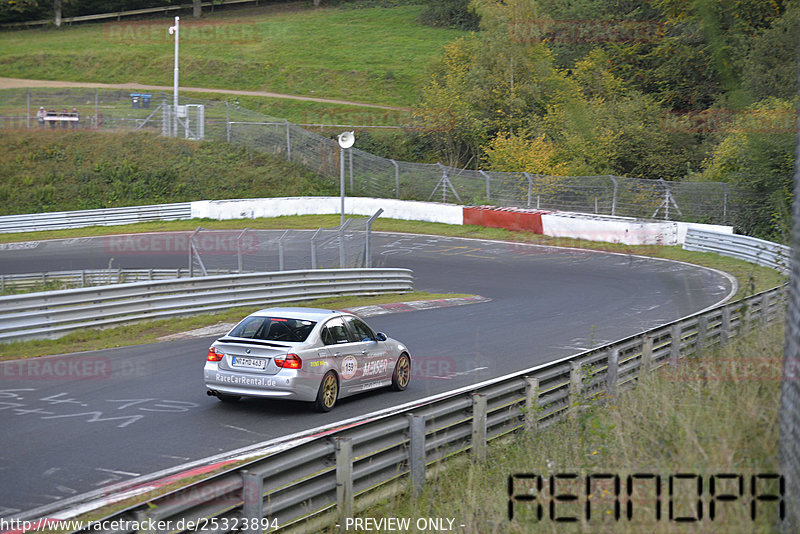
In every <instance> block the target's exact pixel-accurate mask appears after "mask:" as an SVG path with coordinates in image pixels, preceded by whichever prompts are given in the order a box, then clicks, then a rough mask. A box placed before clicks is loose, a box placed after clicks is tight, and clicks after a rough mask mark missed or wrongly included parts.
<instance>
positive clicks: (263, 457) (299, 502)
mask: <svg viewBox="0 0 800 534" xmlns="http://www.w3.org/2000/svg"><path fill="white" fill-rule="evenodd" d="M785 291H786V289H785V286H783V287H779V288H775V289H771V290H769V291H765V292H762V293H759V294H757V295H754V296H752V297H749V298H746V299H743V300H739V301H737V302H734V303H729V304H725V305H721V306H717V307H715V308H713V309H711V310H708V311H705V312H700V313H697V314H694V315H691V316H688V317H685V318H683V319H680V320H678V321H674V322H672V323H669V324H665V325H663V326H659V327H656V328H653V329H650V330H647V331H645V332H642V333H640V334H637V335H634V336H630V337H627V338H625V339H622V340H620V341H616V342H614V343H610V344H607V345H603V346H601V347H598V348H594V349H591V350H587V351H585V352H582V353H580V354H577V355H574V356H570V357H567V358H563V359H560V360H557V361H554V362H551V363H547V364H544V365H539V366H536V367H533V368H530V369H527V370H524V371H520V372H517V373H514V374H512V375H508V376H505V377H500V378H496V379H493V380H490V381H486V382H483V383H481V384H477V385H475V386H470V387H466V388H462V389H460V390H457V391H452V392H448V393H444V394H440V395H437V396H434V397H431V398H427V399H423V400H419V401H415V402H412V403H409V404H407V405H404V406H400V407H397V408H393V409H390V410H385V411H384V412H379V413H372V414H369V415H367V416H364V417H361V418H359V419H357V420H350V421H348V422H347V425H346V427H347V428H346V429H344V430H341V428H342V424H341V423H337V424H336V425H331V426H330V427H327V428H322V429H320V428H317V429H313V430H311V431H308V432H306V433H304V434H302V435H295V436H292V437H291V438H284V439H279V440H274V441H273V442H270V443H268V444H266V445H265V447H264V448H262V449H261V450H259V451H257V452H256V451H251V457H252V456H258V459H256V460H251V461H250V462H248V463H246V464H243V465H240V466H239V467H237V468H235V469H232V470H230V471H226V472H224V473H221V474H218V475H215V476H212V477H210V478H207V479H206V480H203V481H200V482H196V483H194V484H191V485H189V486H187V487H184V488H181V489H177V490H174V491H171V492H169V493H167V494H165V495H162V496H159V497H156V498H151V499H150V500H148V501H147V502H146V503H142V504H137V505H133V506H130V507H128V508H125V509H124V510H120V511H117V512H114V513H113V514H111V515H109V516H107V517H105V518H103V519H99V520H98V522H99V521H103V520H109V521H111V522H113V523H110V524H115V525H117V526H119V525H125V524H131V525H132V524H144V523H142V522H144V521H149V520H152V521H153V523H148V524H158V522H159V521H169V522H170V523H162V524H170V525H173V528H174V525H178V524H181V523H180V521H181V520H184V523H182V524H189V523H187V522H188V521H194V522H195V524H197V521H198V520H202V519H203V518H206V519H208V518H217V519H218V520H219V522H217V523H215V524H216V525H217V527H215V529H216V531H217V532H218V533H220V534H223V533H225V532H231V531H234V530H237V529H238V528H239V527H240V526H241V525H242V524H246V525H262V526H264V527H265V528H264V529H263V530H267V531H273V530H276V529H275V528H274V524H273V523H272V521H274V520H275V519H277V522H278V524H279V527H278V529H279V530H280V529H284V528H286V527H291V530H292V531H295V532H317V531H319V530H320V529H322V528H323V527H325V526H329V525H332V524H335V523H337V522H338V523H339V524H344V520H345V518H346V517H352V514H353V513H356V512H358V511H359V510H362V509H365V508H367V507H368V506H370V504H372V503H373V502H375V501H376V500H380V499H384V500H385V499H386V497H387V494H390V493H394V494H397V493H400V492H402V491H407V490H408V489H409V485H410V487H411V488H413V489H416V490H419V489H420V488H421V486H422V485H423V484H424V482H425V470H426V465H428V464H431V463H434V462H437V461H441V460H443V459H445V458H447V457H449V456H451V455H453V454H456V453H459V452H464V451H467V450H469V451H470V453H471V454H472V455H473V456H474V457H476V458H482V457H484V455H485V454H486V446H487V440H491V439H495V438H498V437H500V436H503V435H505V434H507V433H510V432H512V431H515V430H518V429H523V428H526V429H528V430H530V431H536V430H537V429H541V428H543V427H546V426H548V425H550V424H552V423H554V422H556V421H558V420H560V419H563V418H566V417H574V416H575V415H577V413H578V412H579V411H580V409H581V406H582V405H585V404H587V403H590V402H595V401H598V400H599V399H601V398H603V397H605V396H613V395H615V394H616V393H617V392H618V391H621V390H624V389H626V388H630V387H633V386H634V385H635V384H636V383H637V381H638V380H639V379H640V378H641V377H642V376H644V375H645V374H647V373H649V372H652V371H654V370H655V369H659V368H662V367H667V366H671V367H673V368H674V367H677V365H678V363H679V360H680V359H682V358H686V357H688V356H691V355H693V354H697V353H698V352H700V351H701V350H703V349H705V348H708V347H712V346H714V345H719V344H724V343H726V342H727V341H729V340H730V339H731V338H732V337H735V336H738V335H740V334H742V333H744V332H746V331H748V330H749V329H751V328H754V327H755V326H757V325H758V324H763V323H770V322H773V321H775V320H778V319H779V318H780V317H782V315H783V301H784V298H785ZM406 475H409V476H410V483H409V481H408V480H403V477H405V476H406ZM356 497H358V501H356ZM107 500H108V499H106V501H107ZM61 515H62V516H63V514H61ZM265 518H268V520H267V519H265ZM23 519H34V518H33V517H31V518H23ZM244 520H246V521H247V522H246V523H243V521H244ZM125 522H131V523H125ZM133 522H138V523H133ZM223 525H228V528H223ZM118 528H119V527H118ZM256 530H258V531H260V530H262V529H256ZM90 531H91V532H95V530H94V529H93V527H88V528H86V529H84V530H83V531H75V532H87V533H88V532H90ZM100 531H101V532H111V531H102V530H100ZM113 532H115V533H121V532H133V531H132V530H130V529H129V530H126V529H125V528H121V529H120V530H115V531H113ZM245 532H250V530H249V529H245Z"/></svg>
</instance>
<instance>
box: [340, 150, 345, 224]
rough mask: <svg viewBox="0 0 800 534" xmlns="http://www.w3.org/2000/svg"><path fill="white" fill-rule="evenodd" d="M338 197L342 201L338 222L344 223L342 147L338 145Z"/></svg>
mask: <svg viewBox="0 0 800 534" xmlns="http://www.w3.org/2000/svg"><path fill="white" fill-rule="evenodd" d="M339 197H340V198H341V201H342V210H341V212H342V218H341V219H340V220H339V224H340V225H342V224H344V149H343V148H342V147H339Z"/></svg>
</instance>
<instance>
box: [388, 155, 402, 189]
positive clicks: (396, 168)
mask: <svg viewBox="0 0 800 534" xmlns="http://www.w3.org/2000/svg"><path fill="white" fill-rule="evenodd" d="M389 161H391V162H392V165H394V196H395V198H400V165H398V164H397V162H396V161H395V160H393V159H390V160H389Z"/></svg>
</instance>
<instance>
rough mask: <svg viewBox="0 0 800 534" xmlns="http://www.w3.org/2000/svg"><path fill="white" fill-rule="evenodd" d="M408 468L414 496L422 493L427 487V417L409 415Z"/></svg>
mask: <svg viewBox="0 0 800 534" xmlns="http://www.w3.org/2000/svg"><path fill="white" fill-rule="evenodd" d="M407 417H408V434H409V436H408V438H409V439H408V466H409V472H410V474H411V491H412V494H413V495H419V494H420V493H421V492H422V486H424V485H425V417H424V416H422V415H414V414H408V415H407Z"/></svg>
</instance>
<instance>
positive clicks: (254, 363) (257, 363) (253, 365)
mask: <svg viewBox="0 0 800 534" xmlns="http://www.w3.org/2000/svg"><path fill="white" fill-rule="evenodd" d="M232 363H233V366H234V367H249V368H250V369H266V368H267V360H262V359H261V358H244V357H242V356H234V357H233V362H232Z"/></svg>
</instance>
